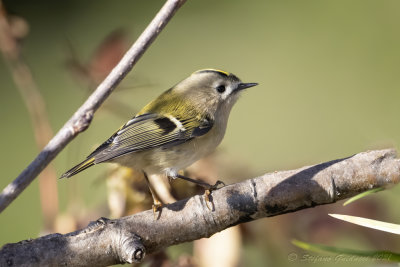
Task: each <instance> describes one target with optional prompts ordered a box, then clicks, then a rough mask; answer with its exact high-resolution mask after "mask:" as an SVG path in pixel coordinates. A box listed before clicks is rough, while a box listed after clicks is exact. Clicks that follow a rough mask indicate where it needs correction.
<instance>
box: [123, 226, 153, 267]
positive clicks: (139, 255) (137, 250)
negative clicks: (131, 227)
mask: <svg viewBox="0 0 400 267" xmlns="http://www.w3.org/2000/svg"><path fill="white" fill-rule="evenodd" d="M115 244H117V249H116V253H117V255H118V257H119V260H120V261H121V262H123V263H133V262H141V261H142V260H143V258H144V256H145V254H146V249H145V247H144V245H143V243H142V239H141V238H140V236H138V235H136V234H134V233H129V232H126V231H124V230H123V231H122V232H121V235H120V240H119V242H116V243H115Z"/></svg>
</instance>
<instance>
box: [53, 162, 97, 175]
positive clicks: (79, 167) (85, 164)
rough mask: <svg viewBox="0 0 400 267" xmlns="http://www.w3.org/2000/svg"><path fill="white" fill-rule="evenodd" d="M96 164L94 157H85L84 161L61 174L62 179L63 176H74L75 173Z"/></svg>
mask: <svg viewBox="0 0 400 267" xmlns="http://www.w3.org/2000/svg"><path fill="white" fill-rule="evenodd" d="M94 164H95V162H94V157H92V158H88V159H85V160H84V161H82V162H81V163H79V164H78V165H76V166H75V167H73V168H71V169H70V170H69V171H67V172H66V173H64V174H63V175H61V177H60V179H61V178H69V177H71V176H74V175H75V174H77V173H79V172H81V171H83V170H86V169H87V168H89V167H90V166H93V165H94Z"/></svg>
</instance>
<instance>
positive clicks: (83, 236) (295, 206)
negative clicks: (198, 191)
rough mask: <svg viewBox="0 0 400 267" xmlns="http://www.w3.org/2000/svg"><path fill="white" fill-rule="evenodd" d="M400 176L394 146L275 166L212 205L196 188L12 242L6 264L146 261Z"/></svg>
mask: <svg viewBox="0 0 400 267" xmlns="http://www.w3.org/2000/svg"><path fill="white" fill-rule="evenodd" d="M399 182H400V160H399V159H396V151H395V150H391V149H386V150H376V151H369V152H363V153H360V154H356V155H354V156H351V157H348V158H344V159H338V160H333V161H329V162H326V163H322V164H318V165H314V166H307V167H303V168H300V169H297V170H291V171H281V172H274V173H268V174H265V175H263V176H260V177H256V178H253V179H249V180H246V181H243V182H241V183H237V184H232V185H229V186H225V187H223V188H221V189H219V190H216V191H213V193H212V197H213V207H214V210H213V211H210V210H209V209H208V208H207V206H206V204H205V202H204V197H203V196H200V195H197V196H194V197H191V198H189V199H185V200H181V201H178V202H175V203H173V204H169V205H166V206H165V207H163V208H162V211H161V214H159V218H158V219H157V220H155V219H154V217H153V213H152V211H151V210H148V211H144V212H141V213H138V214H135V215H132V216H128V217H124V218H121V219H117V220H108V219H105V218H102V219H99V220H98V221H97V222H94V223H91V224H90V225H89V226H88V227H86V228H85V229H83V230H79V231H76V232H73V233H69V234H66V235H60V234H52V235H48V236H44V237H41V238H38V239H35V240H29V241H22V242H19V243H16V244H7V245H5V246H3V248H2V249H1V250H0V265H1V266H3V265H7V264H11V265H18V266H19V265H24V264H29V265H30V266H32V265H36V266H39V265H40V266H42V265H73V266H75V265H76V266H106V265H110V264H116V263H124V262H132V261H140V260H142V259H143V257H144V254H145V253H147V254H150V253H153V252H155V251H157V250H160V249H162V248H165V247H168V246H171V245H175V244H179V243H183V242H188V241H192V240H196V239H200V238H203V237H209V236H211V235H213V234H215V233H217V232H219V231H222V230H224V229H226V228H229V227H231V226H234V225H237V224H240V223H243V222H248V221H252V220H256V219H260V218H264V217H269V216H276V215H279V214H283V213H288V212H294V211H297V210H300V209H305V208H309V207H314V206H316V205H323V204H329V203H334V202H336V201H338V200H342V199H345V198H348V197H351V196H353V195H355V194H358V193H360V192H363V191H366V190H370V189H372V188H376V187H388V186H390V185H394V184H397V183H399Z"/></svg>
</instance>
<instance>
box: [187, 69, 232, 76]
mask: <svg viewBox="0 0 400 267" xmlns="http://www.w3.org/2000/svg"><path fill="white" fill-rule="evenodd" d="M200 72H217V73H220V74H222V75H226V76H229V75H230V73H229V72H227V71H223V70H218V69H202V70H198V71H196V72H194V73H200Z"/></svg>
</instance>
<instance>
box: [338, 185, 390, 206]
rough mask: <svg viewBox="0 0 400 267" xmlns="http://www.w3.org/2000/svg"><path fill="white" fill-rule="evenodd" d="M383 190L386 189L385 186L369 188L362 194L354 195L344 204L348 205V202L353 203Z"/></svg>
mask: <svg viewBox="0 0 400 267" xmlns="http://www.w3.org/2000/svg"><path fill="white" fill-rule="evenodd" d="M382 190H384V188H383V187H378V188H374V189H372V190H368V191H366V192H362V193H361V194H358V195H355V196H354V197H352V198H350V199H348V200H347V201H346V202H344V203H343V206H346V205H348V204H350V203H352V202H354V201H356V200H359V199H360V198H363V197H366V196H368V195H371V194H373V193H376V192H379V191H382Z"/></svg>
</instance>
